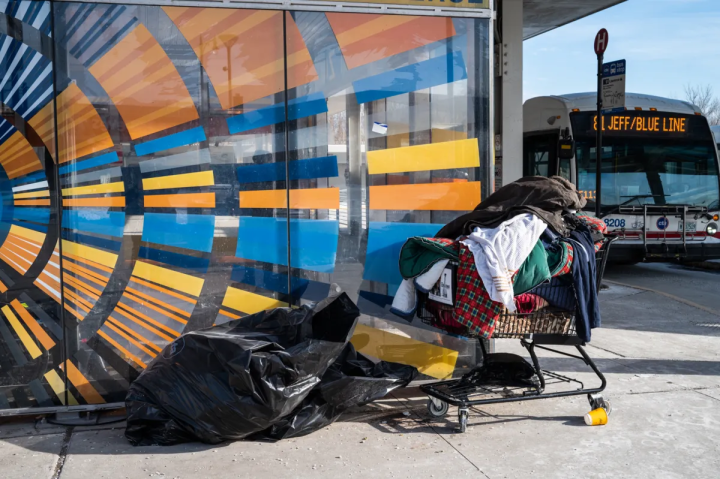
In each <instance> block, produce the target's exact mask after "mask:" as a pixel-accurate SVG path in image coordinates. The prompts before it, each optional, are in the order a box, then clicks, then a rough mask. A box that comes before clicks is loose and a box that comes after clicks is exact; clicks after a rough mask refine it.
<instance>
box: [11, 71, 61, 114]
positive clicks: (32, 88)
mask: <svg viewBox="0 0 720 479" xmlns="http://www.w3.org/2000/svg"><path fill="white" fill-rule="evenodd" d="M50 73H52V63H50V64H48V66H47V67H45V70H43V71H42V73H41V74H40V75H39V76H38V78H37V80H35V82H34V83H33V84H32V85H30V88H28V91H26V92H25V95H23V97H22V98H20V101H19V102H17V105H16V106H20V105H22V104H23V102H24V101H25V100H27V97H29V96H30V94H31V93H33V92H34V91H35V89H36V88H37V87H38V85H39V84H40V82H42V81H43V80H45V78H47V77H48V76H50Z"/></svg>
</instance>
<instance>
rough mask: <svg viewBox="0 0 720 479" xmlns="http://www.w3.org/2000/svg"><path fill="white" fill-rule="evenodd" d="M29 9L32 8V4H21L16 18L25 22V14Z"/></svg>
mask: <svg viewBox="0 0 720 479" xmlns="http://www.w3.org/2000/svg"><path fill="white" fill-rule="evenodd" d="M28 7H30V2H20V8H18V11H17V13H16V14H15V18H17V19H18V20H23V21H25V14H26V13H27V10H28Z"/></svg>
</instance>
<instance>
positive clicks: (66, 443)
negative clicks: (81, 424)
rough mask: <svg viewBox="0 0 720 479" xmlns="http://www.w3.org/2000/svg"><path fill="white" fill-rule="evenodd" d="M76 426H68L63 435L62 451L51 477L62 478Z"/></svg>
mask: <svg viewBox="0 0 720 479" xmlns="http://www.w3.org/2000/svg"><path fill="white" fill-rule="evenodd" d="M73 429H75V428H74V427H68V428H67V429H66V430H65V435H64V436H63V442H62V446H61V447H60V452H59V453H58V458H57V462H56V463H55V467H54V468H53V475H52V476H50V478H51V479H60V476H61V475H62V471H63V467H65V459H66V458H67V454H68V449H70V440H71V439H72V434H73Z"/></svg>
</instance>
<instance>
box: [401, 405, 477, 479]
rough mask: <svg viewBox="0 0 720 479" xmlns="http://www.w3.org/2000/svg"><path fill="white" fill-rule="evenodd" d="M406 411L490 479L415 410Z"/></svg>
mask: <svg viewBox="0 0 720 479" xmlns="http://www.w3.org/2000/svg"><path fill="white" fill-rule="evenodd" d="M390 395H391V396H392V397H394V398H395V399H396V400H398V401H399V402H400V403H405V402H407V401H406V398H399V397H397V396H395V394H393V393H390ZM408 409H409V411H410V412H411V413H413V414H414V415H415V419H413V420H414V421H415V422H416V423H418V424H422V425H424V426H427V427H429V428H430V429H432V432H433V433H435V435H436V436H438V437H439V438H440V439H442V440H443V441H445V443H446V444H447V445H448V446H450V448H452V449H453V450H454V451H455V452H457V453H458V454H460V455H461V456H462V457H463V458H464V459H465V460H466V461H467V462H469V463H470V465H472V466H473V467H474V468H475V469H477V470H478V472H479V473H480V474H482V475H483V476H484V477H486V478H487V479H490V476H488V475H487V474H486V473H485V471H483V470H482V469H480V467H478V465H477V464H475V463H474V462H473V461H472V460H471V459H470V458H469V457H467V456H466V455H465V454H463V452H462V451H460V450H459V449H458V448H457V447H455V446H454V445H453V444H452V443H451V442H450V441H448V440H447V439H446V438H445V436H444V435H442V434H440V433H439V432H438V431H437V430H436V429H435V426H433V425H432V424H430V423H427V422H425V421H424V420H423V419H424V418H423V417H422V416H420V414H418V413H417V411H416V410H415V409H413V408H408Z"/></svg>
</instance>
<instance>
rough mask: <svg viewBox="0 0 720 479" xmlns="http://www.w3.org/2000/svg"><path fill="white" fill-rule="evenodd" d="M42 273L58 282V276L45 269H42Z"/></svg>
mask: <svg viewBox="0 0 720 479" xmlns="http://www.w3.org/2000/svg"><path fill="white" fill-rule="evenodd" d="M43 273H45V274H46V275H48V276H50V277H51V278H52V279H54V280H55V281H57V282H58V283H59V282H60V278H58V277H57V276H55V275H54V274H51V273H48V272H47V271H44V270H43Z"/></svg>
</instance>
